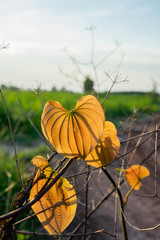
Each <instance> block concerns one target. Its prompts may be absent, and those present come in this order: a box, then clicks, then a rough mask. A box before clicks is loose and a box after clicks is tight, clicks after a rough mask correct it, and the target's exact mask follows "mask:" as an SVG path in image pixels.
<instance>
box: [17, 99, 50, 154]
mask: <svg viewBox="0 0 160 240" xmlns="http://www.w3.org/2000/svg"><path fill="white" fill-rule="evenodd" d="M17 102H18V105H19V106H20V108H21V110H22V111H23V113H24V114H25V116H26V117H27V118H28V120H29V122H30V124H31V125H32V127H33V128H34V129H35V130H36V132H37V133H38V135H39V136H40V138H41V139H42V140H43V142H45V144H46V145H47V146H48V147H49V148H50V149H51V150H52V151H53V148H52V147H51V146H50V144H49V143H48V142H47V141H46V139H45V138H44V137H43V136H42V134H41V133H40V132H39V131H38V129H37V128H36V126H35V125H34V123H33V122H32V120H31V119H30V117H29V116H28V115H27V113H26V112H25V110H24V109H23V107H22V106H21V104H20V102H19V101H18V99H17Z"/></svg>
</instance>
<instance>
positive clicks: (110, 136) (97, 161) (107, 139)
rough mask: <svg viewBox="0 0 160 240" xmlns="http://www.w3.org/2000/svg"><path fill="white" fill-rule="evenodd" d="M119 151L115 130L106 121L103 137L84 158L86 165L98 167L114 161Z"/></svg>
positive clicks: (110, 123) (111, 124) (112, 125)
mask: <svg viewBox="0 0 160 240" xmlns="http://www.w3.org/2000/svg"><path fill="white" fill-rule="evenodd" d="M119 149H120V141H119V138H118V137H117V130H116V128H115V126H114V124H113V123H112V122H109V121H106V122H105V128H104V132H103V135H102V137H101V139H100V141H99V143H98V144H97V146H96V147H95V148H94V149H93V150H92V152H91V153H90V154H88V156H87V157H86V158H85V161H86V163H87V164H88V165H91V166H93V167H100V166H103V165H105V164H107V163H108V162H110V161H112V160H114V159H115V158H116V157H117V155H118V153H119Z"/></svg>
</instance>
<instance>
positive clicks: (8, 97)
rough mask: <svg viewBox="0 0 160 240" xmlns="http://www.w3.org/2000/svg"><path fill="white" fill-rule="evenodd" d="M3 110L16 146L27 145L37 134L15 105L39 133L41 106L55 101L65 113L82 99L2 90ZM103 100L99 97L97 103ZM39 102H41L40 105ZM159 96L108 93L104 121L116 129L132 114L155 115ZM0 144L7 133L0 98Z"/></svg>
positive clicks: (77, 95)
mask: <svg viewBox="0 0 160 240" xmlns="http://www.w3.org/2000/svg"><path fill="white" fill-rule="evenodd" d="M2 92H3V95H4V98H5V101H6V105H7V109H8V112H9V115H10V118H11V122H12V127H13V129H14V135H15V140H16V142H21V143H24V144H30V143H31V141H32V140H35V139H36V138H37V136H38V135H37V133H36V131H35V130H34V129H33V127H32V126H31V124H30V123H29V121H28V119H27V117H26V116H25V114H24V113H23V111H22V109H21V108H20V106H19V105H18V103H17V100H18V101H19V103H20V104H21V106H22V108H23V109H24V111H25V112H26V113H27V115H28V116H29V117H30V119H31V120H32V121H33V123H34V124H35V126H36V127H37V128H38V129H39V131H41V122H40V120H41V113H42V105H41V102H42V104H45V103H46V102H47V101H48V100H55V101H59V102H60V103H61V104H62V105H63V106H64V107H65V108H66V109H68V110H71V109H72V108H73V107H74V106H75V104H76V101H77V100H78V99H79V98H80V97H81V96H82V94H80V93H71V92H63V91H60V92H58V91H52V92H47V91H42V92H40V93H39V95H36V94H35V93H34V92H31V91H23V90H11V89H2ZM104 96H105V94H104V93H101V94H100V102H101V101H102V100H103V97H104ZM40 101H41V102H40ZM159 103H160V96H159V95H157V94H152V93H111V94H109V96H108V98H107V99H106V101H105V102H104V104H103V108H104V111H105V115H106V119H107V120H109V121H113V122H114V123H115V124H116V126H119V125H120V123H121V122H122V121H123V120H125V119H126V118H127V117H128V116H130V115H131V114H132V113H133V112H134V111H135V110H137V111H138V112H139V113H141V116H142V117H145V116H146V114H155V113H157V112H158V111H159ZM0 126H1V128H0V141H2V142H4V141H9V139H10V133H9V127H8V120H7V116H6V113H5V108H4V105H3V101H2V98H0Z"/></svg>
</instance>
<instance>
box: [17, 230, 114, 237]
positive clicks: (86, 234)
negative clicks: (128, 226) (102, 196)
mask: <svg viewBox="0 0 160 240" xmlns="http://www.w3.org/2000/svg"><path fill="white" fill-rule="evenodd" d="M14 233H16V234H25V235H37V236H45V237H47V236H50V237H51V236H53V237H59V234H46V233H39V232H28V231H20V230H16V231H14ZM98 233H104V234H107V235H109V236H111V237H117V236H115V235H113V234H111V233H108V232H106V231H104V229H100V230H97V231H94V232H89V233H84V234H73V233H63V234H61V236H62V237H69V236H73V237H76V236H77V237H78V236H89V235H95V234H98Z"/></svg>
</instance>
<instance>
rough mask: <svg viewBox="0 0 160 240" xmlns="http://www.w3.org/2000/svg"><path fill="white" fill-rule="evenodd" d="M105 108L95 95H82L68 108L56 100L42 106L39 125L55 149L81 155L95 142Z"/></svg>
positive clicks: (98, 135) (102, 126)
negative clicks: (72, 106) (73, 106)
mask: <svg viewBox="0 0 160 240" xmlns="http://www.w3.org/2000/svg"><path fill="white" fill-rule="evenodd" d="M104 122H105V116H104V111H103V108H102V106H101V104H100V103H99V101H98V100H97V98H96V97H94V96H91V95H88V96H85V97H82V98H81V99H80V100H79V101H78V102H77V104H76V106H75V108H74V109H72V110H71V111H68V110H66V109H65V108H63V106H62V105H61V104H60V103H59V102H55V101H49V102H47V103H46V105H45V106H44V110H43V113H42V117H41V126H42V131H43V134H44V136H45V137H46V138H47V140H48V141H49V142H50V143H51V144H52V145H53V147H54V148H55V150H56V151H57V152H58V153H61V154H64V155H65V156H67V157H70V158H71V157H77V158H82V159H84V158H85V157H86V156H87V155H88V154H89V153H90V152H91V151H92V150H93V149H94V148H95V146H96V145H97V143H98V141H99V140H100V138H101V136H102V134H103V129H104Z"/></svg>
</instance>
